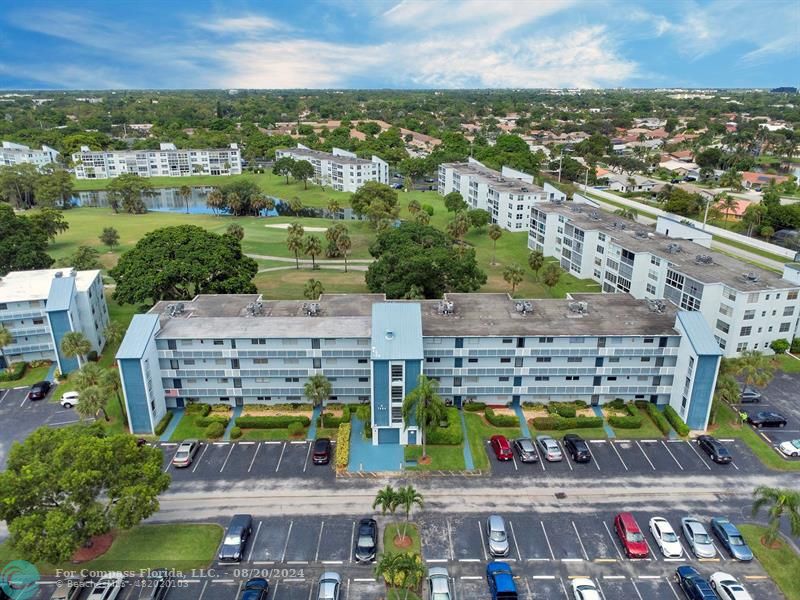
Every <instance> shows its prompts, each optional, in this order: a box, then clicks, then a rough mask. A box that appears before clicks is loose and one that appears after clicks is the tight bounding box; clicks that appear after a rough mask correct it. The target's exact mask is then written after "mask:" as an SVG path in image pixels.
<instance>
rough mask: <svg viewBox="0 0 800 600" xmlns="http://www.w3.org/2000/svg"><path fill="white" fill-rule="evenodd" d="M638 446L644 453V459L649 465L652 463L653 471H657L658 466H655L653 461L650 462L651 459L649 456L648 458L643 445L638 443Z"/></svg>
mask: <svg viewBox="0 0 800 600" xmlns="http://www.w3.org/2000/svg"><path fill="white" fill-rule="evenodd" d="M636 445H637V446H638V447H639V450H641V451H642V454H644V458H645V460H646V461H647V462H648V463H650V468H652V469H653V471H655V470H656V466H655V465H654V464H653V461H651V460H650V457H649V456H647V452H645V451H644V448H642V445H641V444H640V443H639V442H636Z"/></svg>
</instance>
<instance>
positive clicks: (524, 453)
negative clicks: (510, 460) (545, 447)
mask: <svg viewBox="0 0 800 600" xmlns="http://www.w3.org/2000/svg"><path fill="white" fill-rule="evenodd" d="M514 450H516V451H517V456H518V457H519V460H520V462H524V463H535V462H539V455H538V454H537V453H536V448H535V447H534V445H533V441H532V440H531V438H518V439H516V440H514Z"/></svg>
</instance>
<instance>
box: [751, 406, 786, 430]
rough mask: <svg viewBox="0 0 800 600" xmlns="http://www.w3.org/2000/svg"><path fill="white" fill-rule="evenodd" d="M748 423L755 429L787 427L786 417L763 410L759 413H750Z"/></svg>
mask: <svg viewBox="0 0 800 600" xmlns="http://www.w3.org/2000/svg"><path fill="white" fill-rule="evenodd" d="M747 422H748V423H750V424H751V425H752V426H753V427H758V428H761V427H786V417H784V416H783V415H782V414H780V413H776V412H770V411H766V410H762V411H760V412H757V413H749V414H748V415H747Z"/></svg>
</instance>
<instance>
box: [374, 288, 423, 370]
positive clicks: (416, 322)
mask: <svg viewBox="0 0 800 600" xmlns="http://www.w3.org/2000/svg"><path fill="white" fill-rule="evenodd" d="M372 358H373V359H374V360H422V310H421V308H420V304H419V303H418V302H376V303H375V304H373V305H372Z"/></svg>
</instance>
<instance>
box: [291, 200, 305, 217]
mask: <svg viewBox="0 0 800 600" xmlns="http://www.w3.org/2000/svg"><path fill="white" fill-rule="evenodd" d="M289 210H291V211H292V212H293V213H294V214H299V213H300V211H301V210H303V201H302V200H300V198H298V197H297V196H292V198H291V199H290V200H289Z"/></svg>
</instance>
